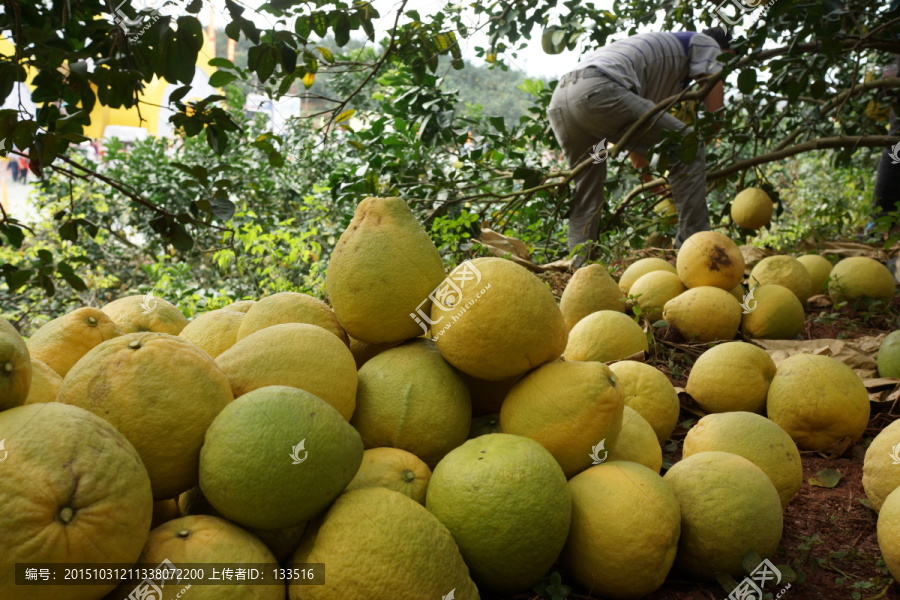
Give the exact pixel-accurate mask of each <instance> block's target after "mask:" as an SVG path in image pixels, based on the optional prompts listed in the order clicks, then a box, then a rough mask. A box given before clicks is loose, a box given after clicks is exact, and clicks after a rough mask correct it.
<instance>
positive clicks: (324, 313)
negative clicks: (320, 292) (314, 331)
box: [237, 292, 350, 345]
mask: <svg viewBox="0 0 900 600" xmlns="http://www.w3.org/2000/svg"><path fill="white" fill-rule="evenodd" d="M282 323H309V324H310V325H318V326H319V327H321V328H322V329H325V330H327V331H330V332H331V333H333V334H334V335H336V336H338V338H339V339H340V340H341V341H342V342H344V343H345V344H348V345H349V343H350V340H349V339H348V338H347V333H346V332H345V331H344V329H343V327H341V326H340V324H339V323H338V320H337V317H335V316H334V311H333V310H331V308H330V307H329V306H328V305H327V304H325V303H324V302H322V301H321V300H319V299H318V298H313V297H312V296H310V295H309V294H298V293H297V292H279V293H277V294H272V295H271V296H266V297H265V298H261V299H260V300H259V301H258V302H257V303H256V304H254V305H253V306H251V307H250V310H248V311H247V314H246V317H245V318H244V320H243V321H241V326H240V327H239V328H238V334H237V339H238V340H242V339H244V338H245V337H247V336H248V335H250V334H251V333H255V332H257V331H259V330H260V329H264V328H266V327H271V326H272V325H280V324H282Z"/></svg>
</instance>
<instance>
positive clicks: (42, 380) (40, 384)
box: [25, 359, 63, 404]
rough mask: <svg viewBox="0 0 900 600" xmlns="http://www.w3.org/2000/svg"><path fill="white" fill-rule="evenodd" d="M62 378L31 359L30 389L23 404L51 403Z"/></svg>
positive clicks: (57, 391) (54, 398)
mask: <svg viewBox="0 0 900 600" xmlns="http://www.w3.org/2000/svg"><path fill="white" fill-rule="evenodd" d="M62 381H63V379H62V377H60V376H59V374H58V373H57V372H56V371H54V370H53V369H51V368H50V367H48V366H47V365H45V364H44V363H42V362H41V361H39V360H35V359H31V388H30V389H29V390H28V397H27V398H26V399H25V404H40V403H41V402H53V401H54V400H56V394H58V393H59V388H60V386H61V385H62Z"/></svg>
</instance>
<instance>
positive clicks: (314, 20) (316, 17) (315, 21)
mask: <svg viewBox="0 0 900 600" xmlns="http://www.w3.org/2000/svg"><path fill="white" fill-rule="evenodd" d="M309 25H310V27H312V30H313V31H315V32H316V35H317V36H319V37H325V34H326V33H328V15H326V14H325V13H324V12H321V11H320V12H317V13H313V14H312V15H311V17H310V19H309Z"/></svg>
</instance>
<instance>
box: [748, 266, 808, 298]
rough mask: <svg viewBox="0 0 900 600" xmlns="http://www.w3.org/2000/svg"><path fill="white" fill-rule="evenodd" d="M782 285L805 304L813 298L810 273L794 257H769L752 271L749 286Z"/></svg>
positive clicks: (751, 287)
mask: <svg viewBox="0 0 900 600" xmlns="http://www.w3.org/2000/svg"><path fill="white" fill-rule="evenodd" d="M773 284H774V285H781V286H784V287H786V288H787V289H789V290H791V291H792V292H794V295H795V296H797V300H799V301H800V303H801V304H805V303H806V300H807V299H808V298H809V297H810V296H812V279H811V278H810V276H809V271H807V270H806V267H804V266H803V264H802V263H800V261H798V260H797V259H796V258H794V257H793V256H787V255H783V254H781V255H776V256H767V257H765V258H764V259H762V260H761V261H759V262H758V263H756V266H754V267H753V269H752V270H751V271H750V279H749V284H748V285H749V286H750V289H751V290H752V289H753V288H755V287H756V286H758V285H773Z"/></svg>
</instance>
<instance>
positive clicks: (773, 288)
mask: <svg viewBox="0 0 900 600" xmlns="http://www.w3.org/2000/svg"><path fill="white" fill-rule="evenodd" d="M745 306H746V307H747V308H745V309H744V311H747V310H748V309H750V312H744V313H743V315H742V316H741V331H743V332H744V335H745V336H747V337H749V338H758V339H763V340H792V339H794V338H795V337H797V334H799V333H800V332H801V331H803V325H804V324H805V322H806V313H805V312H803V304H801V303H800V300H798V299H797V296H796V294H794V292H792V291H791V290H789V289H788V288H786V287H784V286H783V285H778V284H774V283H773V284H768V285H761V286H759V287H755V288H751V289H750V293H749V294H748V295H747V299H746V301H745Z"/></svg>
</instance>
